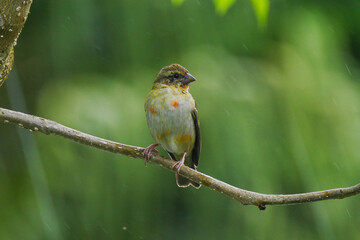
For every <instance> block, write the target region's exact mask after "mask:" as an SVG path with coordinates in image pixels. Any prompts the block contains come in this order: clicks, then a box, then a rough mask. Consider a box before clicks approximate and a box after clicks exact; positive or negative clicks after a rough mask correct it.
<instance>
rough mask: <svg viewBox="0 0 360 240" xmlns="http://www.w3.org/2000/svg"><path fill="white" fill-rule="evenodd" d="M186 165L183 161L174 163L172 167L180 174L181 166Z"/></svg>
mask: <svg viewBox="0 0 360 240" xmlns="http://www.w3.org/2000/svg"><path fill="white" fill-rule="evenodd" d="M183 165H184V163H183V162H182V161H179V162H176V163H174V164H173V165H172V167H171V169H172V170H174V171H176V174H179V172H180V169H181V167H182V166H183Z"/></svg>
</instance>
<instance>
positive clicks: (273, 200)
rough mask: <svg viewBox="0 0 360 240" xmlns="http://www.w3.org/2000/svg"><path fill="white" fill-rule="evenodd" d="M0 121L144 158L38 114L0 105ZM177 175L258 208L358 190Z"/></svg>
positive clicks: (167, 164)
mask: <svg viewBox="0 0 360 240" xmlns="http://www.w3.org/2000/svg"><path fill="white" fill-rule="evenodd" d="M0 120H2V122H4V123H8V122H10V123H14V124H17V125H18V126H20V127H23V128H26V129H29V130H30V131H38V132H42V133H44V134H54V135H58V136H62V137H64V138H67V139H70V140H73V141H75V142H78V143H81V144H84V145H88V146H91V147H95V148H98V149H101V150H105V151H108V152H113V153H117V154H121V155H125V156H128V157H132V158H138V159H142V160H144V156H143V150H144V148H141V147H136V146H130V145H125V144H121V143H117V142H113V141H109V140H106V139H103V138H99V137H95V136H92V135H89V134H86V133H83V132H80V131H78V130H75V129H72V128H69V127H66V126H63V125H61V124H59V123H56V122H54V121H51V120H47V119H44V118H41V117H37V116H32V115H29V114H25V113H21V112H16V111H12V110H8V109H4V108H0ZM150 162H152V163H155V164H158V165H160V166H162V167H164V168H167V169H169V170H172V168H171V167H172V165H173V164H174V161H172V160H169V159H167V158H164V157H162V156H160V155H153V157H152V158H151V159H150ZM180 174H181V175H182V176H184V177H187V178H189V179H191V180H192V181H195V182H197V183H201V184H202V185H204V186H207V187H209V188H211V189H212V190H215V191H218V192H220V193H222V194H225V195H227V196H229V197H231V198H233V199H235V200H237V201H239V202H240V203H242V204H244V205H255V206H258V207H259V209H260V210H264V209H265V206H266V205H284V204H298V203H307V202H315V201H322V200H329V199H342V198H346V197H350V196H353V195H356V194H359V193H360V183H359V184H357V185H355V186H352V187H347V188H336V189H330V190H325V191H318V192H309V193H300V194H287V195H282V194H279V195H277V194H261V193H256V192H251V191H247V190H243V189H240V188H237V187H234V186H231V185H230V184H227V183H225V182H222V181H220V180H217V179H215V178H212V177H210V176H207V175H205V174H203V173H201V172H198V171H195V170H193V169H191V168H188V167H186V166H184V167H182V168H181V171H180Z"/></svg>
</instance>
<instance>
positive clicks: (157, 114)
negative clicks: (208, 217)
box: [143, 64, 201, 189]
mask: <svg viewBox="0 0 360 240" xmlns="http://www.w3.org/2000/svg"><path fill="white" fill-rule="evenodd" d="M194 81H196V79H195V77H193V76H192V75H191V74H190V73H189V71H188V70H187V69H186V68H184V67H183V66H181V65H180V64H171V65H169V66H165V67H163V68H162V69H161V70H160V72H159V74H158V75H157V78H156V80H155V81H154V85H153V87H152V89H151V91H150V93H149V94H148V96H147V98H146V101H145V113H146V119H147V125H148V127H149V129H150V133H151V135H152V137H153V139H154V140H155V142H156V143H155V144H152V145H150V146H148V147H147V148H145V149H144V152H143V154H144V159H145V165H146V162H147V161H148V160H149V159H150V157H151V155H152V153H153V152H157V150H156V149H155V148H156V147H158V146H161V147H162V148H163V149H164V150H165V151H166V152H167V153H168V154H169V157H170V158H171V159H172V160H174V161H177V162H176V163H175V164H173V166H172V169H173V170H175V171H176V175H175V176H176V183H177V185H178V186H179V187H188V186H190V185H191V186H193V187H195V188H197V189H198V188H200V186H201V185H200V184H199V183H196V182H194V181H191V180H189V179H187V178H185V177H183V176H181V175H180V174H179V172H180V169H181V167H182V166H183V165H186V166H188V167H190V168H192V169H195V170H196V168H197V166H198V164H199V158H200V150H201V136H200V127H199V118H198V111H197V108H196V104H195V100H194V98H193V97H192V96H191V94H190V93H189V84H190V83H191V82H194Z"/></svg>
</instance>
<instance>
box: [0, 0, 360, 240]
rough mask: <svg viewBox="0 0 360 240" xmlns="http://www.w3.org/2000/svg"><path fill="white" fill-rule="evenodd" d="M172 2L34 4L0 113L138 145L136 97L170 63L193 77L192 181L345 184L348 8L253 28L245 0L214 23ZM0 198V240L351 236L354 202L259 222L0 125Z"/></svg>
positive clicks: (212, 12) (352, 159) (335, 5)
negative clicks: (196, 123) (196, 175)
mask: <svg viewBox="0 0 360 240" xmlns="http://www.w3.org/2000/svg"><path fill="white" fill-rule="evenodd" d="M179 2H182V1H172V2H171V1H170V0H152V1H148V0H138V1H125V0H123V1H120V0H107V1H90V0H82V1H72V0H64V1H46V0H36V1H34V3H33V5H32V7H31V14H30V16H29V19H28V21H27V23H26V25H25V28H24V29H23V31H22V33H21V36H20V38H19V40H18V45H17V46H16V51H15V69H13V71H12V73H11V76H10V77H9V78H8V80H7V81H6V82H5V85H4V86H3V87H2V88H1V89H0V104H1V107H5V108H10V109H14V110H19V111H23V112H28V113H31V114H35V115H39V116H42V117H45V118H48V119H52V120H55V121H57V122H59V123H62V124H64V125H67V126H69V127H72V128H76V129H79V130H81V131H84V132H87V133H90V134H93V135H96V136H99V137H103V138H107V139H111V140H114V141H118V142H121V143H126V144H131V145H137V146H142V147H145V146H148V145H149V144H151V143H153V140H152V139H151V136H150V133H149V130H148V128H147V125H146V120H145V114H144V109H143V104H144V100H145V97H146V95H147V93H148V91H149V90H150V88H151V87H152V82H153V81H154V79H155V77H156V75H157V73H158V71H159V70H160V69H161V67H163V66H165V65H168V64H171V63H180V64H182V65H183V66H185V67H186V68H188V69H189V71H190V72H191V73H192V74H193V75H194V76H195V77H196V78H197V79H198V81H197V82H195V83H194V84H192V87H191V93H192V95H193V96H194V97H195V99H196V101H197V105H198V109H199V115H200V122H201V130H202V138H203V144H202V153H201V159H200V165H199V168H198V169H199V170H200V171H202V172H204V173H206V174H209V175H211V176H213V177H215V178H218V179H221V180H223V181H226V182H228V183H230V184H232V185H235V186H238V187H241V188H244V189H248V190H252V191H257V192H262V193H298V192H308V191H316V190H322V189H329V188H336V187H345V186H350V185H353V184H355V183H357V182H359V170H360V147H359V146H360V80H359V79H360V78H359V77H360V1H356V0H354V1H337V0H330V1H311V0H307V1H281V0H279V1H272V2H271V3H270V10H269V15H268V18H267V22H265V21H264V20H261V19H262V18H261V17H260V18H259V21H258V18H257V16H256V14H255V11H254V9H253V6H252V4H251V2H250V1H247V0H246V1H245V0H238V1H236V2H234V4H233V5H232V6H231V7H230V8H229V9H228V11H227V12H226V13H225V12H222V10H221V8H220V10H219V8H218V9H216V8H215V6H214V3H213V2H212V1H206V0H195V1H192V0H187V1H184V2H183V3H182V4H180V5H179V6H178V4H177V3H179ZM215 2H222V1H215ZM227 2H233V1H227ZM255 2H256V1H255ZM162 153H163V152H162ZM0 196H1V197H0V239H10V240H11V239H34V240H35V239H36V240H38V239H59V240H60V239H74V240H75V239H87V240H88V239H356V238H358V236H360V228H359V224H360V208H359V201H360V199H359V197H352V198H347V199H344V200H334V201H323V202H317V203H311V204H302V205H293V206H273V207H268V208H267V209H266V211H259V210H258V209H257V208H256V207H253V206H242V205H241V204H240V203H238V202H236V201H234V200H232V199H230V198H228V197H226V196H223V195H221V194H219V193H217V192H214V191H211V190H209V189H208V188H206V187H202V188H201V189H200V190H195V189H192V188H188V189H180V188H178V187H177V186H176V184H175V178H174V174H173V173H172V172H170V171H167V170H164V169H163V168H161V167H159V166H155V165H152V164H150V165H148V167H144V164H143V162H142V161H140V160H134V159H129V158H126V157H123V156H118V155H114V154H110V153H106V152H102V151H99V150H96V149H92V148H90V147H86V146H82V145H79V144H76V143H73V142H70V141H68V140H65V139H63V138H59V137H55V136H46V135H43V134H40V133H30V132H28V131H25V130H23V129H19V128H18V127H16V126H14V125H9V124H0Z"/></svg>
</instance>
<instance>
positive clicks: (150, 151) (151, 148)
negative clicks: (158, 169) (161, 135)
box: [143, 144, 159, 166]
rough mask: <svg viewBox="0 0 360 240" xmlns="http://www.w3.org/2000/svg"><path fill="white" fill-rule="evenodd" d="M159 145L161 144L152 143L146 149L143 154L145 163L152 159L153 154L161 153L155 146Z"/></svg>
mask: <svg viewBox="0 0 360 240" xmlns="http://www.w3.org/2000/svg"><path fill="white" fill-rule="evenodd" d="M157 146H159V144H152V145H150V146H148V147H147V148H145V149H144V151H143V155H144V164H145V166H146V163H147V162H148V161H149V160H150V158H151V155H152V154H153V153H159V152H158V151H157V150H156V149H155V148H156V147H157Z"/></svg>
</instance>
